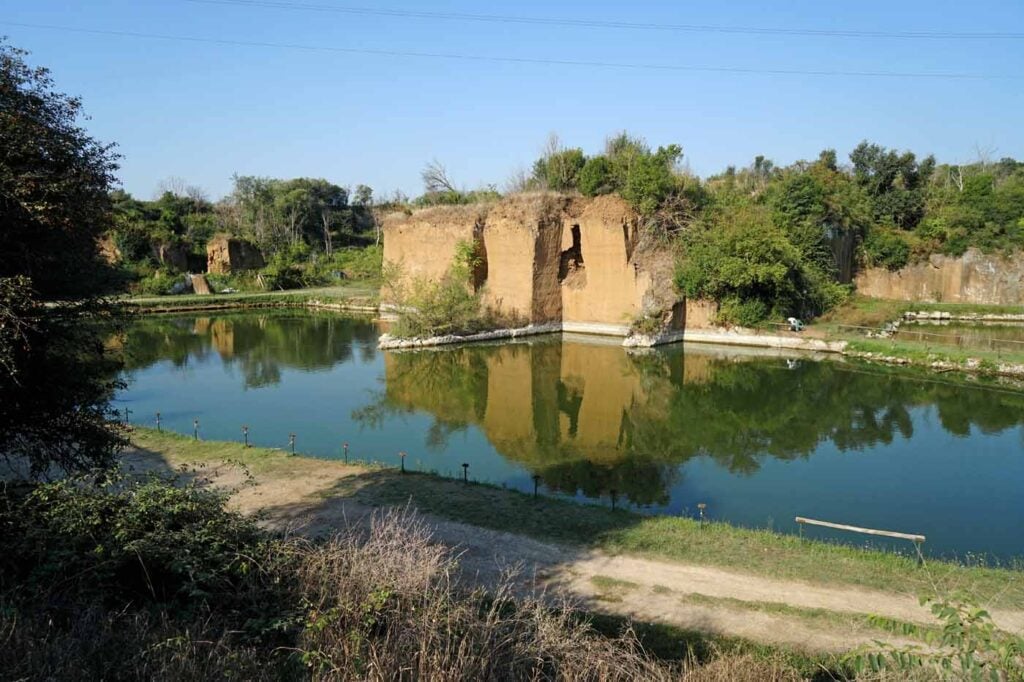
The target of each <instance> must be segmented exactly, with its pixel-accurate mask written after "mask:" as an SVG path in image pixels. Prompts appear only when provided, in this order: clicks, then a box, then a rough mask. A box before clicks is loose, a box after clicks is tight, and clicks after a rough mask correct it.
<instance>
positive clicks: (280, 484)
mask: <svg viewBox="0 0 1024 682" xmlns="http://www.w3.org/2000/svg"><path fill="white" fill-rule="evenodd" d="M154 458H157V459H154ZM125 459H126V461H127V462H128V463H130V464H131V465H132V466H133V468H135V469H136V470H137V471H138V470H146V469H155V468H160V467H166V464H164V463H163V461H162V460H159V459H158V456H156V455H153V454H152V453H140V452H137V451H136V452H132V453H129V454H128V455H127V456H126V457H125ZM359 473H362V470H361V469H359V468H357V467H346V466H344V465H333V464H332V465H327V466H322V467H318V468H317V469H316V470H313V471H303V472H302V473H301V475H295V476H288V477H284V476H274V477H273V478H272V479H271V478H270V477H264V478H263V479H260V478H256V479H255V480H253V481H249V482H247V480H246V477H245V476H243V475H242V474H241V473H240V471H239V470H238V469H237V467H234V466H232V465H218V466H215V467H207V468H204V469H202V470H199V471H197V472H195V474H194V475H197V476H198V477H200V478H201V479H206V480H208V481H209V482H210V483H212V484H213V485H216V486H218V487H223V488H228V489H232V490H234V491H235V492H234V493H233V496H232V504H233V506H235V507H236V508H237V509H239V510H240V511H242V512H245V513H252V512H256V511H262V512H264V513H265V514H266V518H265V523H266V524H267V525H268V526H271V527H273V528H275V529H287V530H291V531H294V532H300V533H305V534H310V535H318V534H323V533H326V532H330V531H331V530H332V529H335V528H339V527H342V526H345V525H346V524H350V523H359V522H360V520H361V519H365V518H366V516H367V515H368V514H370V513H372V511H373V509H372V508H369V507H366V506H364V505H361V504H359V503H357V502H354V501H353V500H351V499H347V498H344V497H338V496H329V495H325V493H326V491H328V490H329V489H330V488H332V487H333V486H334V485H336V484H337V483H338V482H339V481H341V480H344V479H345V478H346V477H348V476H352V475H356V474H359ZM426 518H427V519H428V520H429V522H430V524H431V525H432V527H433V530H434V534H435V537H436V538H437V539H438V540H439V541H441V542H443V543H444V544H446V545H448V546H450V547H452V548H454V549H456V551H458V552H459V553H460V565H461V566H462V568H463V571H464V573H466V574H467V575H468V576H470V577H471V578H472V579H474V580H476V581H478V582H480V583H482V584H485V585H489V584H494V583H495V582H496V581H497V580H499V579H500V578H501V576H502V575H503V574H504V573H505V572H507V571H509V570H512V569H514V570H516V571H517V572H518V582H519V586H520V589H524V590H543V591H546V592H547V593H549V594H554V595H559V596H566V597H569V598H571V599H573V600H575V601H578V602H580V603H582V604H583V605H584V606H585V607H586V608H588V609H594V610H598V611H604V612H608V613H612V614H617V615H625V616H629V617H632V618H634V619H636V620H642V621H647V622H660V623H668V624H672V625H676V626H679V627H683V628H687V629H695V630H700V631H704V632H712V633H716V634H722V635H730V636H736V637H743V638H746V639H750V640H754V641H759V642H765V643H771V644H782V645H788V646H792V647H797V648H801V649H804V650H811V651H815V650H817V651H840V650H848V649H850V648H853V647H855V646H857V645H859V644H870V643H872V642H873V641H874V640H876V639H879V638H885V637H884V636H883V633H882V632H881V631H879V630H875V629H872V628H868V627H867V626H858V625H857V624H856V623H855V622H854V623H851V624H847V623H832V622H827V621H825V622H823V621H821V620H810V619H807V618H804V617H801V616H800V615H799V614H779V613H766V612H764V611H758V610H754V609H753V608H744V606H743V605H742V604H736V603H726V604H714V603H710V604H709V603H699V604H697V603H687V601H686V599H685V596H686V595H701V596H704V597H710V598H712V599H732V600H739V601H742V602H761V603H768V604H783V605H788V606H792V607H798V608H803V609H824V610H827V611H832V612H838V613H847V614H877V615H882V616H888V617H890V618H895V619H899V620H904V621H912V622H920V623H933V622H934V621H933V620H932V618H931V615H930V613H929V612H928V611H927V609H925V608H924V607H922V606H920V604H919V603H918V600H917V598H916V597H915V596H914V595H909V594H903V595H901V594H891V593H885V592H880V591H874V590H869V589H864V588H856V587H839V586H824V585H816V584H810V583H804V582H800V581H794V580H778V579H773V578H768V577H762V576H755V575H748V574H743V573H739V572H734V571H729V570H726V569H721V568H715V567H710V566H699V565H692V564H682V563H676V562H668V561H659V560H652V559H644V558H639V557H634V556H625V555H615V556H613V555H609V554H606V553H603V552H599V551H594V550H586V549H579V548H574V547H568V546H563V545H557V544H553V543H547V542H542V541H539V540H535V539H533V538H529V537H524V536H521V535H514V534H511V533H505V532H501V531H494V530H489V529H485V528H480V527H477V526H471V525H468V524H464V523H458V522H454V521H449V520H445V519H440V518H436V517H432V516H426ZM595 577H597V578H598V579H599V580H600V579H602V578H610V579H613V580H617V581H624V583H628V584H632V585H633V586H626V587H624V588H623V589H621V590H618V591H617V593H616V594H615V595H614V598H613V599H609V598H608V596H607V595H606V594H604V593H603V592H602V590H601V589H600V588H599V587H598V586H597V585H595V582H594V578H595ZM634 586H635V587H634ZM992 616H993V619H994V621H995V622H996V624H997V625H998V626H999V627H1001V628H1003V629H1006V630H1010V631H1014V632H1020V631H1024V612H1021V611H1005V610H1004V611H999V610H993V611H992ZM851 620H854V621H855V620H856V619H851ZM886 639H889V640H890V641H894V642H895V641H898V640H894V639H893V638H891V637H889V638H886Z"/></svg>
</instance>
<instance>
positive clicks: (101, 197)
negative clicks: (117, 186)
mask: <svg viewBox="0 0 1024 682" xmlns="http://www.w3.org/2000/svg"><path fill="white" fill-rule="evenodd" d="M25 55H26V53H25V52H24V51H22V50H18V49H16V48H13V47H10V46H8V45H5V44H2V43H0V367H2V372H0V443H2V445H0V458H8V459H12V458H14V459H18V460H19V461H20V462H26V461H27V462H28V463H29V464H30V465H31V468H32V470H33V472H34V473H37V474H38V473H43V472H45V471H47V470H48V469H50V468H51V467H52V466H57V467H60V468H63V469H65V470H73V469H83V468H87V467H89V466H93V465H97V464H106V463H109V461H110V460H111V457H112V456H113V454H114V453H115V452H116V450H117V448H118V446H119V445H120V443H121V436H120V434H119V433H118V431H117V430H116V429H115V428H114V427H112V426H110V424H109V423H108V422H107V419H106V418H107V411H108V404H109V399H110V397H111V395H112V391H113V389H114V388H115V386H116V380H115V379H114V377H115V375H116V374H115V373H116V367H117V365H116V363H115V362H114V361H113V360H112V359H111V358H110V357H109V356H108V355H107V353H106V352H105V350H104V345H103V342H102V338H101V336H100V333H101V332H100V328H101V326H102V325H103V321H104V319H105V320H107V321H110V319H111V316H112V312H111V310H112V309H111V308H109V307H107V306H105V305H104V304H103V303H102V302H100V301H99V300H98V299H96V298H95V296H96V295H97V293H98V292H99V291H100V290H101V288H102V287H103V286H104V283H105V268H104V266H103V263H102V259H101V258H100V255H99V248H98V239H99V236H100V234H102V232H103V231H104V230H106V229H107V228H108V227H109V220H110V200H109V198H108V193H109V190H110V184H111V182H112V181H113V175H112V173H113V172H114V170H115V169H116V167H117V166H116V163H115V159H116V157H115V155H114V154H113V152H112V149H111V147H110V146H109V145H104V144H101V143H99V142H97V141H96V140H94V139H92V138H91V137H89V135H88V134H87V133H86V132H85V131H84V130H83V129H82V128H81V127H79V125H78V118H79V116H80V113H81V104H80V102H79V101H78V100H77V99H76V98H73V97H69V96H67V95H64V94H61V93H58V92H55V91H54V90H53V82H52V80H51V78H50V75H49V72H48V71H47V70H46V69H42V68H36V67H31V66H29V65H28V64H27V63H26V62H25V60H24V58H25ZM54 301H60V303H57V304H55V303H53V302H54Z"/></svg>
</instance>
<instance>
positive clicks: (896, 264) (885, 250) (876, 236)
mask: <svg viewBox="0 0 1024 682" xmlns="http://www.w3.org/2000/svg"><path fill="white" fill-rule="evenodd" d="M864 257H865V260H866V261H867V264H868V265H870V266H874V267H885V268H888V269H890V270H899V269H900V268H902V267H903V266H904V265H906V264H907V263H909V262H910V244H909V243H908V242H907V240H906V239H905V238H904V237H903V236H902V235H901V234H899V233H897V232H896V231H894V230H887V229H884V228H876V229H874V230H872V231H871V232H870V233H869V234H868V238H867V239H866V240H864Z"/></svg>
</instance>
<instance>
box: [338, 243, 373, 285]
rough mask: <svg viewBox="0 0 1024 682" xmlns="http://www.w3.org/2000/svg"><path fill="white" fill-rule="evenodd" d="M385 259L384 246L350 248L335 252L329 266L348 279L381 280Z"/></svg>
mask: <svg viewBox="0 0 1024 682" xmlns="http://www.w3.org/2000/svg"><path fill="white" fill-rule="evenodd" d="M383 259H384V247H382V246H367V247H365V248H358V247H349V248H345V249H340V250H338V251H335V252H334V255H333V256H332V257H331V259H330V261H328V262H327V264H328V266H329V267H331V268H332V269H334V270H337V271H340V272H341V273H342V274H343V275H344V276H345V277H346V278H348V279H361V280H379V279H380V277H381V267H382V262H383Z"/></svg>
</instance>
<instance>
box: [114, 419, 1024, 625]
mask: <svg viewBox="0 0 1024 682" xmlns="http://www.w3.org/2000/svg"><path fill="white" fill-rule="evenodd" d="M131 440H132V442H133V443H134V444H135V445H136V446H137V447H141V448H143V449H144V450H146V451H149V452H153V453H157V454H160V455H161V456H163V457H165V458H167V460H168V463H169V464H171V465H173V467H177V466H179V465H181V464H196V463H207V464H210V463H215V462H217V461H221V460H223V461H237V462H239V463H242V464H244V465H245V466H246V467H249V468H251V471H252V473H254V474H255V475H268V474H270V475H272V476H273V477H276V476H277V475H278V474H280V475H281V476H287V477H291V476H292V475H293V474H294V473H296V472H298V471H308V472H309V473H310V475H313V474H316V475H320V474H322V473H324V471H325V467H327V468H330V467H343V468H345V469H346V470H349V471H352V472H353V473H355V474H358V475H359V476H364V477H367V478H368V479H372V480H373V483H372V485H370V486H368V487H364V486H361V485H356V484H354V485H351V486H340V487H339V486H334V487H332V488H331V490H332V491H333V492H332V493H331V496H332V497H337V498H339V499H349V500H352V501H354V502H357V503H360V504H364V505H368V506H392V505H406V504H411V505H413V506H415V507H417V508H418V509H419V510H420V511H421V512H423V513H428V514H431V515H434V516H438V517H441V518H445V519H449V520H452V521H456V522H461V523H467V524H470V525H473V526H478V527H480V528H487V529H490V530H493V531H500V532H507V533H516V534H518V535H523V536H526V537H531V538H534V539H537V540H540V541H549V542H550V541H553V542H559V543H564V544H570V545H575V546H581V547H591V548H593V549H599V550H602V551H607V552H610V553H613V554H625V555H631V556H636V557H647V558H651V559H659V560H665V561H680V562H686V563H693V564H696V565H703V566H713V567H719V568H723V569H732V570H741V571H743V572H745V573H749V574H751V575H765V576H774V575H776V574H778V573H779V572H780V570H781V572H782V573H783V574H785V575H786V576H787V578H789V579H793V580H805V581H809V582H811V583H818V584H822V585H826V584H828V585H835V586H842V585H849V586H860V587H870V588H873V589H881V590H886V589H889V590H892V589H894V586H895V585H901V586H902V588H896V589H897V590H898V589H906V588H911V587H912V588H913V589H914V590H915V591H925V590H927V589H928V586H929V582H928V581H929V578H928V577H927V576H926V575H925V574H923V573H922V571H921V569H920V568H919V566H918V564H917V559H916V557H914V556H913V555H912V554H910V553H909V552H908V553H899V552H896V551H893V550H883V549H879V548H877V547H862V546H859V544H857V543H842V542H834V541H829V540H821V539H811V538H801V537H798V536H797V535H795V534H789V533H782V532H779V531H776V530H771V529H765V528H749V527H745V526H740V525H733V524H731V523H729V522H727V521H721V520H709V521H706V522H703V523H702V522H701V521H700V520H698V519H695V518H691V517H689V516H670V515H664V514H648V513H643V512H641V511H636V510H630V509H623V508H620V509H617V510H616V509H611V508H609V507H607V506H605V505H601V504H597V503H592V502H579V501H575V500H566V499H562V498H560V497H557V496H549V495H541V496H540V497H539V498H536V497H534V496H533V495H531V494H530V493H528V492H522V491H519V490H516V489H514V488H505V487H503V486H499V485H497V484H492V483H488V482H486V481H478V480H473V479H469V481H468V484H467V483H464V482H463V481H462V480H461V479H456V478H448V477H445V476H442V475H440V474H437V473H436V472H429V471H419V470H407V471H405V472H402V471H401V470H400V469H399V468H398V467H396V466H394V465H393V464H391V465H389V464H385V463H384V462H382V461H380V460H379V459H377V458H374V457H373V455H372V454H370V455H369V457H368V458H352V459H350V460H347V461H346V462H344V463H343V462H341V461H339V460H338V459H334V458H323V457H314V456H310V455H306V454H303V453H298V454H296V455H290V454H289V453H288V452H287V451H286V450H283V449H280V448H268V447H262V446H251V447H243V445H242V444H241V443H237V442H233V441H214V440H211V441H203V440H200V441H194V440H193V439H191V438H190V437H189V436H187V435H183V434H179V433H176V432H169V431H164V432H163V433H158V432H156V431H155V430H154V429H151V428H147V427H142V426H133V433H132V436H131ZM173 467H172V468H173ZM275 472H276V473H275ZM310 499H311V500H312V502H311V504H314V505H315V504H320V503H322V502H323V501H324V500H326V499H328V498H325V497H322V496H314V497H313V498H310ZM1021 561H1022V559H1016V560H1008V561H1005V562H1000V564H1001V565H1000V564H997V565H994V566H986V565H976V564H964V563H960V562H957V561H955V560H952V561H951V560H949V559H945V558H935V557H930V556H929V557H928V558H927V565H928V566H929V569H930V570H929V571H928V572H927V573H930V574H931V577H932V578H936V579H945V578H948V579H953V580H961V579H967V578H970V579H971V580H972V581H973V582H975V583H976V585H977V587H979V588H980V587H982V586H983V585H984V586H987V587H988V588H989V589H992V590H998V589H999V588H1000V587H1001V586H1002V587H1005V586H1007V585H1009V584H1013V585H1014V586H1015V587H1014V590H1013V591H1012V592H1013V594H1005V595H1003V596H1004V598H1005V601H1004V604H1003V606H1004V607H1007V608H1021V607H1024V579H1022V577H1024V571H1022V570H1021V569H1022V566H1024V565H1022V563H1021ZM824 564H832V565H833V566H836V567H838V566H842V567H843V570H842V571H840V572H838V573H837V572H835V571H831V570H828V569H827V566H824ZM1007 581H1009V582H1007ZM984 591H986V592H987V591H988V590H987V589H986V590H984Z"/></svg>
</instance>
